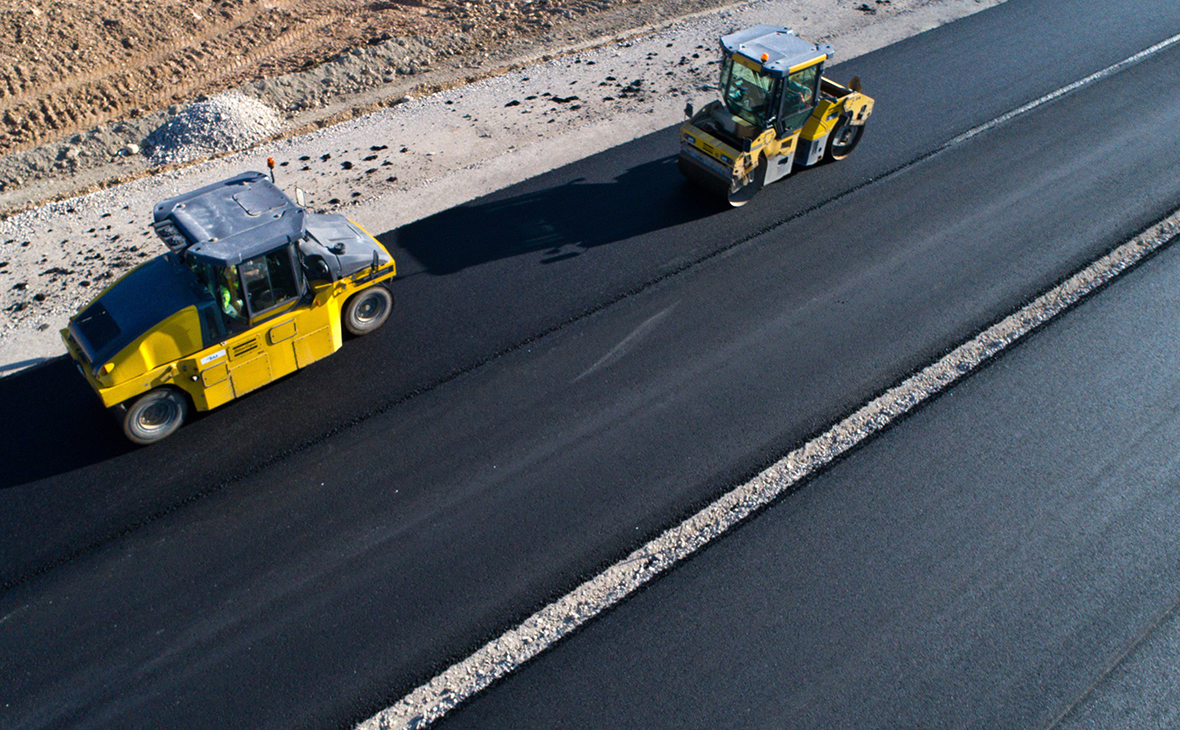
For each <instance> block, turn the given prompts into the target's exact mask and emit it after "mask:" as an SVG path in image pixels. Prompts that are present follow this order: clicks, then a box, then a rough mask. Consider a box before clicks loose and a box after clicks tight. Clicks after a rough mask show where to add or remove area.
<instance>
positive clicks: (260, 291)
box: [238, 248, 300, 315]
mask: <svg viewBox="0 0 1180 730" xmlns="http://www.w3.org/2000/svg"><path fill="white" fill-rule="evenodd" d="M238 270H239V271H240V272H241V279H242V285H243V286H244V287H245V290H246V300H247V302H248V304H249V307H250V314H252V315H258V314H260V313H263V312H266V311H267V310H270V309H274V308H275V307H277V306H279V305H282V304H286V303H289V302H291V301H292V300H294V299H297V298H298V297H299V294H300V292H299V284H298V279H297V278H296V276H295V267H294V265H293V263H292V261H291V253H290V251H288V250H287V249H286V248H280V249H278V250H275V251H271V252H270V253H266V254H263V255H261V256H255V257H254V258H252V259H249V260H247V261H243V262H242V263H241V264H239V265H238Z"/></svg>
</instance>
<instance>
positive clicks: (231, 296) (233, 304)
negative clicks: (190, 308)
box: [217, 266, 245, 320]
mask: <svg viewBox="0 0 1180 730" xmlns="http://www.w3.org/2000/svg"><path fill="white" fill-rule="evenodd" d="M220 280H221V283H220V285H219V286H218V291H217V301H218V302H219V303H220V304H221V311H222V312H224V313H225V315H226V316H227V317H229V318H230V319H234V320H244V319H245V314H244V312H243V309H244V303H243V302H242V292H241V289H240V286H239V284H238V267H237V266H226V267H225V268H223V269H221V276H220Z"/></svg>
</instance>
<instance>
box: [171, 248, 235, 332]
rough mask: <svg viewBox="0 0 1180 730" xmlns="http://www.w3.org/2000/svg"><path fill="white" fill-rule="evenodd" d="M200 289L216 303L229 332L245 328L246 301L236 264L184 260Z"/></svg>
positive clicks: (193, 259) (191, 259) (192, 259)
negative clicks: (216, 264) (214, 263)
mask: <svg viewBox="0 0 1180 730" xmlns="http://www.w3.org/2000/svg"><path fill="white" fill-rule="evenodd" d="M186 263H187V264H188V267H189V268H190V269H191V270H192V272H193V274H194V275H195V276H196V278H197V282H198V284H199V285H200V287H201V288H202V289H204V290H205V291H208V292H209V296H210V297H212V298H213V300H214V301H215V302H216V303H217V309H218V311H220V312H221V316H222V322H224V323H225V328H226V330H227V331H229V332H230V333H233V332H239V331H241V330H243V329H245V328H246V325H247V324H248V321H247V319H246V303H245V301H243V299H242V287H241V283H240V280H239V277H238V268H237V267H236V266H215V265H213V264H210V263H208V262H206V261H201V260H199V259H195V258H189V259H187V260H186Z"/></svg>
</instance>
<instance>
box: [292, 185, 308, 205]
mask: <svg viewBox="0 0 1180 730" xmlns="http://www.w3.org/2000/svg"><path fill="white" fill-rule="evenodd" d="M295 202H296V203H297V204H298V205H299V207H300V208H306V207H307V196H306V195H304V194H303V188H295Z"/></svg>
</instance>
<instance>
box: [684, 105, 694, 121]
mask: <svg viewBox="0 0 1180 730" xmlns="http://www.w3.org/2000/svg"><path fill="white" fill-rule="evenodd" d="M684 116H686V117H688V118H689V119H691V118H692V102H691V101H690V102H688V103H687V104H685V105H684Z"/></svg>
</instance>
